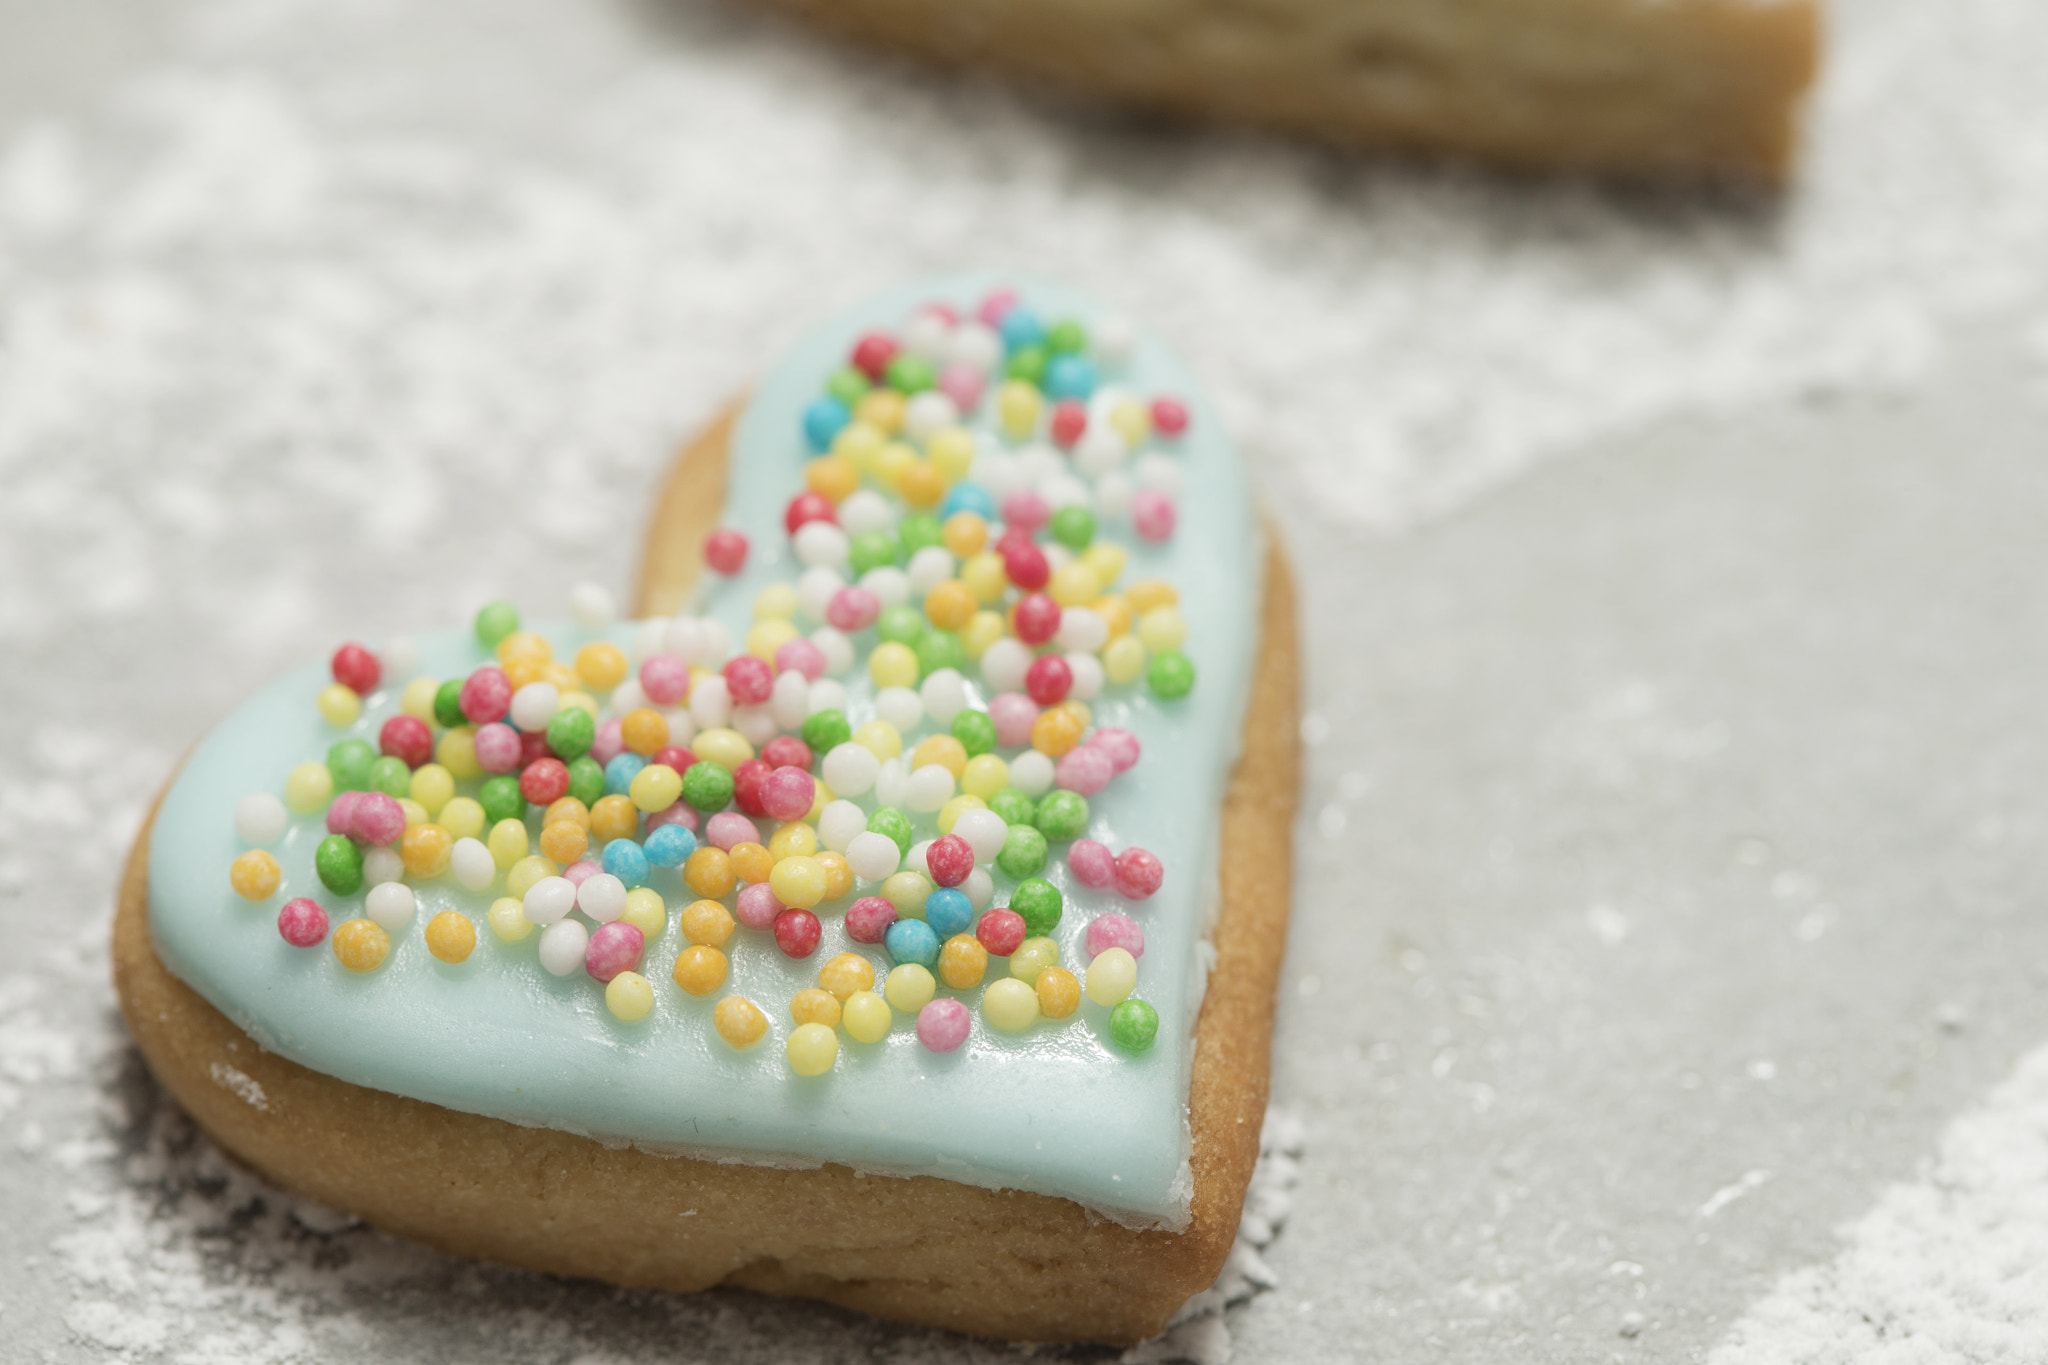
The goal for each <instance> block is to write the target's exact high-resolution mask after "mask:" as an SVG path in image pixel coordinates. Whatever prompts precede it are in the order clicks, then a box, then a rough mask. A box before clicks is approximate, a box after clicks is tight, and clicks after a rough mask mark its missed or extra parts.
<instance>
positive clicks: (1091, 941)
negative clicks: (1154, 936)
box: [1088, 912, 1145, 960]
mask: <svg viewBox="0 0 2048 1365" xmlns="http://www.w3.org/2000/svg"><path fill="white" fill-rule="evenodd" d="M1110 948H1121V949H1123V950H1124V951H1125V952H1127V953H1129V954H1130V955H1131V956H1132V957H1143V956H1144V955H1145V931H1144V930H1143V929H1140V928H1139V927H1138V922H1137V921H1136V920H1134V919H1132V918H1131V917H1130V916H1129V915H1119V914H1116V913H1114V912H1112V913H1110V914H1107V915H1097V916H1096V917H1095V918H1094V919H1092V920H1090V921H1088V956H1089V958H1090V959H1091V960H1092V959H1093V958H1094V957H1095V956H1096V955H1097V954H1099V953H1102V952H1104V951H1106V950H1108V949H1110Z"/></svg>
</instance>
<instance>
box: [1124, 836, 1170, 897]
mask: <svg viewBox="0 0 2048 1365" xmlns="http://www.w3.org/2000/svg"><path fill="white" fill-rule="evenodd" d="M1165 880H1166V868H1165V867H1164V866H1162V865H1161V864H1160V862H1159V859H1158V858H1157V857H1156V856H1154V855H1153V854H1152V853H1150V852H1149V851H1147V850H1145V849H1142V848H1127V849H1125V850H1124V851H1123V852H1121V853H1119V854H1117V855H1116V889H1117V890H1118V891H1119V892H1121V893H1122V894H1123V895H1124V896H1125V897H1126V898H1127V899H1129V900H1134V901H1141V900H1145V899H1147V898H1149V897H1150V896H1151V894H1152V893H1153V892H1154V891H1157V890H1158V889H1159V884H1160V883H1161V882H1163V881H1165Z"/></svg>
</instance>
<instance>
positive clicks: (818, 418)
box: [804, 394, 853, 450]
mask: <svg viewBox="0 0 2048 1365" xmlns="http://www.w3.org/2000/svg"><path fill="white" fill-rule="evenodd" d="M852 420H853V413H852V412H851V411H849V410H848V409H847V406H846V404H844V403H842V402H840V401H839V400H838V399H837V398H834V397H832V396H831V395H830V394H827V395H826V396H825V397H823V398H820V399H819V400H818V401H817V402H815V403H813V404H811V405H810V406H809V407H807V408H805V409H804V439H805V440H807V441H809V442H810V443H811V449H812V450H830V449H831V448H832V438H833V437H834V436H837V435H838V434H839V431H840V428H842V427H844V426H845V425H846V424H847V423H848V422H851V421H852Z"/></svg>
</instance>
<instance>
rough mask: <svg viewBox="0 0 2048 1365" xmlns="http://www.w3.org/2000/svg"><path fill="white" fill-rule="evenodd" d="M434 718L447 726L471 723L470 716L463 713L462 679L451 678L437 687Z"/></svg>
mask: <svg viewBox="0 0 2048 1365" xmlns="http://www.w3.org/2000/svg"><path fill="white" fill-rule="evenodd" d="M434 719H435V720H436V721H439V722H440V723H441V724H442V725H447V726H455V725H467V724H468V723H469V717H468V716H465V715H463V714H462V679H460V678H453V679H450V680H449V681H447V682H444V683H442V684H441V685H440V687H438V688H436V689H435V691H434Z"/></svg>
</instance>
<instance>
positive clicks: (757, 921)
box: [732, 882, 789, 929]
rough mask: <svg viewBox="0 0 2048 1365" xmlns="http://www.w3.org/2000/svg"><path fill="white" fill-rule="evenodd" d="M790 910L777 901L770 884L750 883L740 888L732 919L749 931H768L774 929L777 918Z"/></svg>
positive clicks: (734, 903)
mask: <svg viewBox="0 0 2048 1365" xmlns="http://www.w3.org/2000/svg"><path fill="white" fill-rule="evenodd" d="M788 908H789V907H788V906H786V905H784V904H783V903H782V902H781V901H780V900H778V899H776V896H775V892H774V891H773V890H772V889H770V887H769V885H768V883H766V882H748V883H747V884H746V885H745V886H743V887H741V888H740V894H739V898H738V899H737V900H736V901H734V902H733V908H732V917H733V918H734V919H736V920H738V921H739V922H740V923H741V924H744V925H746V926H747V927H748V928H749V929H767V928H772V927H773V926H774V924H775V917H776V916H777V915H779V914H781V913H782V912H783V911H784V910H787V909H788Z"/></svg>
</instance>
